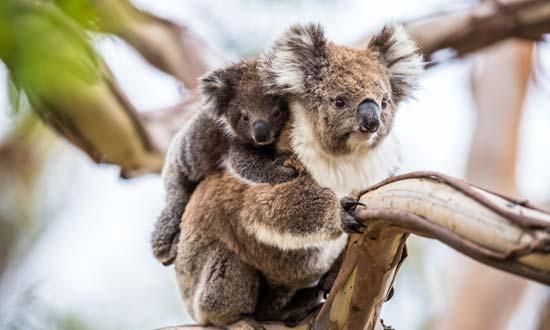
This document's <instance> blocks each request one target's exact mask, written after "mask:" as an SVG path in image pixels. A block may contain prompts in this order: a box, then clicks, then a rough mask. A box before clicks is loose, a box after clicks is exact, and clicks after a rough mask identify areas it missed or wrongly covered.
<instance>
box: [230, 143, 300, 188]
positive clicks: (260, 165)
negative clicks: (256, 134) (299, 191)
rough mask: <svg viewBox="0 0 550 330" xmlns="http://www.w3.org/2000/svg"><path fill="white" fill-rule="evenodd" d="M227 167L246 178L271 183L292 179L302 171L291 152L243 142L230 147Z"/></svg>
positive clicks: (256, 181)
mask: <svg viewBox="0 0 550 330" xmlns="http://www.w3.org/2000/svg"><path fill="white" fill-rule="evenodd" d="M226 167H227V168H228V170H229V171H230V172H233V173H234V174H236V175H238V176H240V177H242V178H244V179H246V180H249V181H252V182H255V183H270V184H279V183H283V182H287V181H290V180H292V179H294V178H296V177H297V176H298V174H299V173H300V172H301V171H302V169H301V165H300V164H299V162H298V161H297V160H295V156H294V155H292V154H290V153H278V152H277V151H276V150H275V149H274V148H271V147H264V148H260V147H251V146H247V145H242V144H233V145H232V146H231V147H230V148H229V152H228V156H227V161H226Z"/></svg>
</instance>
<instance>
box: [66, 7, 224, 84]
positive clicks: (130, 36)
mask: <svg viewBox="0 0 550 330" xmlns="http://www.w3.org/2000/svg"><path fill="white" fill-rule="evenodd" d="M56 3H57V4H58V5H59V6H60V8H62V9H63V10H64V11H65V12H66V13H67V14H69V15H70V16H72V17H73V18H75V19H76V20H77V21H79V22H80V23H82V24H83V25H84V26H85V27H87V28H89V29H96V30H98V31H101V32H105V33H110V34H115V35H118V36H120V37H121V38H122V39H124V40H126V41H127V42H128V43H129V44H130V45H132V47H134V48H135V49H136V50H137V51H138V52H139V53H141V55H143V57H144V58H145V59H146V60H147V61H148V62H149V63H151V64H152V65H154V66H155V67H157V68H159V69H161V70H162V71H164V72H166V73H168V74H170V75H172V76H174V77H176V78H177V79H178V80H180V81H181V82H183V84H184V85H185V87H186V88H188V89H194V88H195V87H196V86H197V78H198V77H199V76H201V75H202V74H204V73H205V72H206V71H208V70H210V69H211V68H213V67H216V66H218V65H221V64H222V63H223V57H222V56H221V55H220V54H217V53H216V52H214V51H213V50H212V48H210V47H208V45H207V44H206V42H205V41H203V40H202V39H201V38H199V37H198V36H197V35H195V34H194V33H193V32H192V31H190V30H189V29H188V28H186V27H184V26H182V25H178V24H176V23H174V22H172V21H169V20H166V19H163V18H160V17H157V16H155V15H152V14H150V13H147V12H145V11H142V10H139V9H137V8H136V7H134V6H133V5H132V4H131V3H130V2H129V1H127V0H117V1H95V0H80V1H73V0H56ZM75 5H76V7H75ZM83 13H84V14H83Z"/></svg>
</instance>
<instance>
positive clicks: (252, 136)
mask: <svg viewBox="0 0 550 330" xmlns="http://www.w3.org/2000/svg"><path fill="white" fill-rule="evenodd" d="M258 79H259V78H258V71H257V61H255V60H251V61H242V62H240V63H237V64H234V65H231V66H229V67H227V68H223V69H219V70H215V71H213V72H211V73H209V74H207V75H206V76H204V77H203V78H202V79H201V89H202V93H203V96H204V97H205V99H206V103H205V106H204V108H203V109H202V110H201V111H200V112H199V113H197V115H195V117H194V118H193V119H192V120H191V122H190V123H189V125H187V126H186V127H184V128H183V129H181V130H180V131H179V132H178V133H177V135H176V137H175V138H174V139H173V141H172V143H171V146H170V149H169V151H168V155H167V158H166V162H165V167H164V169H163V178H164V182H165V187H166V193H167V200H166V206H165V207H164V209H163V210H162V213H161V215H160V217H159V219H158V220H157V223H156V225H155V229H154V232H153V235H152V248H153V253H154V255H155V257H156V258H157V259H158V260H159V261H160V262H161V263H163V264H164V265H170V264H171V263H173V261H174V258H175V255H176V248H177V241H178V236H179V235H178V234H179V225H180V221H181V216H182V214H183V212H184V210H185V206H186V204H187V202H188V200H189V196H190V195H191V193H192V192H193V190H194V189H195V186H196V185H197V183H198V182H200V181H201V180H202V179H203V178H204V177H205V176H206V175H207V174H209V173H210V172H212V171H214V170H217V169H219V168H220V167H224V168H226V169H227V170H228V171H230V172H232V173H234V174H236V175H237V176H239V177H241V178H242V179H244V180H247V181H249V182H257V183H270V184H277V183H281V182H285V181H288V180H291V179H292V178H294V177H295V176H296V175H297V172H296V170H295V169H294V168H293V167H292V166H290V163H289V161H288V157H287V156H286V155H284V154H280V153H277V152H276V150H275V148H274V147H273V144H274V142H275V141H276V140H277V138H278V136H279V133H280V132H281V130H282V128H283V127H284V125H285V124H286V122H287V119H288V116H289V110H288V104H287V103H286V102H285V100H284V99H283V98H281V97H280V96H276V95H271V96H270V95H267V94H266V93H265V92H264V91H263V89H262V86H261V85H258V84H251V83H250V81H258Z"/></svg>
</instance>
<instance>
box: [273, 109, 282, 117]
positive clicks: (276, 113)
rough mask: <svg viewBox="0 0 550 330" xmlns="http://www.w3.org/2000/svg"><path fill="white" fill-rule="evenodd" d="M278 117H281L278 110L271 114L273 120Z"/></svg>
mask: <svg viewBox="0 0 550 330" xmlns="http://www.w3.org/2000/svg"><path fill="white" fill-rule="evenodd" d="M280 115H281V111H280V110H279V109H277V110H275V111H274V112H273V117H274V118H278V117H279V116H280Z"/></svg>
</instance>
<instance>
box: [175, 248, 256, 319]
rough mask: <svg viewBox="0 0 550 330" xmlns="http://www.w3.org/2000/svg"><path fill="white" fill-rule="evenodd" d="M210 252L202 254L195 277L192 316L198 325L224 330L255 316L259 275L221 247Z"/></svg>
mask: <svg viewBox="0 0 550 330" xmlns="http://www.w3.org/2000/svg"><path fill="white" fill-rule="evenodd" d="M210 249H211V250H210V251H208V250H207V251H203V256H202V257H203V258H206V263H205V264H204V266H203V267H202V270H201V271H200V274H196V275H198V279H199V282H198V283H197V285H195V288H194V290H195V294H194V295H193V297H192V299H193V303H192V307H193V310H192V314H193V315H194V318H195V320H197V321H199V320H200V321H199V322H200V323H204V324H213V325H215V326H219V327H227V326H228V325H229V324H232V323H234V322H236V321H238V320H240V319H242V318H243V317H246V315H252V314H253V313H254V310H255V308H256V303H257V301H258V292H259V286H260V275H259V274H258V273H257V271H256V270H255V269H254V268H252V267H250V266H249V265H247V264H245V263H244V262H242V261H241V260H240V259H239V258H238V257H237V256H236V255H235V254H233V253H232V252H231V251H229V250H227V249H226V248H225V247H224V246H222V245H221V244H219V245H217V246H215V247H211V248H210ZM182 279H184V278H182ZM235 329H241V328H235ZM242 329H256V328H253V327H252V328H250V327H249V328H242Z"/></svg>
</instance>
